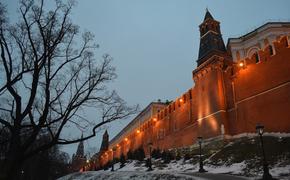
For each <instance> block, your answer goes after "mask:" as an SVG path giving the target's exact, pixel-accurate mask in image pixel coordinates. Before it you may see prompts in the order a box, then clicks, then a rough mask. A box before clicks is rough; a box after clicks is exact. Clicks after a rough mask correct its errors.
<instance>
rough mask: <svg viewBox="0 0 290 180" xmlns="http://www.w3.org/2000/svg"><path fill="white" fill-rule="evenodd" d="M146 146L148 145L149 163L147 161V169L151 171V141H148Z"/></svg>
mask: <svg viewBox="0 0 290 180" xmlns="http://www.w3.org/2000/svg"><path fill="white" fill-rule="evenodd" d="M148 146H149V163H148V166H149V168H148V171H152V170H153V168H152V147H153V144H152V142H150V143H149V144H148Z"/></svg>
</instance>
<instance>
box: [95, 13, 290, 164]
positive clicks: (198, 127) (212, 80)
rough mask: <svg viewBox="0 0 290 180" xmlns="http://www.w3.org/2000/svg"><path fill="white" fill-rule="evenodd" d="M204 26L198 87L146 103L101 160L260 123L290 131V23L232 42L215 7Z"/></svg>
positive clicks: (247, 130) (187, 143)
mask: <svg viewBox="0 0 290 180" xmlns="http://www.w3.org/2000/svg"><path fill="white" fill-rule="evenodd" d="M199 28H200V48H199V56H198V59H197V68H196V69H194V70H193V72H192V78H193V81H194V86H193V87H192V88H191V89H189V90H188V91H187V92H186V93H184V94H182V95H181V96H179V97H178V98H176V99H175V100H174V101H172V102H170V103H169V104H164V103H159V104H158V103H151V104H150V105H149V106H148V107H146V108H145V109H144V110H143V112H142V113H140V114H139V115H138V116H137V117H136V118H135V119H134V120H133V121H132V122H131V123H130V124H129V125H128V126H127V127H126V128H124V129H123V130H122V131H121V132H120V133H119V134H118V135H117V136H116V137H115V138H113V139H112V140H111V141H110V143H109V147H108V151H106V152H104V153H101V154H100V160H99V162H100V163H101V164H105V163H106V162H108V161H110V160H112V159H113V157H120V155H121V154H124V155H126V154H127V152H128V151H129V150H134V149H136V148H137V147H139V146H142V147H143V148H144V150H145V152H146V154H148V144H149V143H152V144H153V147H154V148H159V149H162V150H163V149H174V148H180V147H186V146H190V145H192V144H193V143H195V141H196V138H197V137H198V136H202V137H204V138H205V139H211V138H229V137H231V136H233V135H237V134H241V133H253V132H255V126H256V124H257V123H261V124H263V125H264V126H265V131H266V132H288V133H289V132H290V46H289V35H290V23H288V22H284V23H281V22H279V23H278V22H269V23H267V24H265V25H263V26H261V27H259V28H257V29H255V30H253V31H252V32H250V33H248V34H246V35H244V36H241V37H238V38H230V39H229V40H228V43H227V46H225V44H224V41H223V39H222V35H221V31H220V22H218V21H217V20H215V19H214V18H213V16H212V15H211V14H210V12H209V11H207V12H206V15H205V18H204V21H203V22H202V24H201V25H200V26H199ZM114 149H115V150H114Z"/></svg>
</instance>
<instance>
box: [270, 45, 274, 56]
mask: <svg viewBox="0 0 290 180" xmlns="http://www.w3.org/2000/svg"><path fill="white" fill-rule="evenodd" d="M269 52H270V55H271V56H272V55H274V50H273V46H271V45H270V46H269Z"/></svg>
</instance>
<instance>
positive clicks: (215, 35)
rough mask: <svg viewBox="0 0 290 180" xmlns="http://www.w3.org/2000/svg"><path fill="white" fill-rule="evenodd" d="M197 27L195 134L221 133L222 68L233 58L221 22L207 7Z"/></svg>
mask: <svg viewBox="0 0 290 180" xmlns="http://www.w3.org/2000/svg"><path fill="white" fill-rule="evenodd" d="M199 29H200V47H199V55H198V59H197V68H196V69H195V70H194V71H193V72H192V75H193V80H194V83H195V86H194V89H193V90H194V91H195V94H196V96H195V99H196V101H197V104H198V106H197V107H192V108H194V109H196V111H195V112H196V113H197V124H198V128H197V134H198V135H200V136H203V137H212V136H219V135H224V133H227V132H225V131H226V127H227V124H228V123H227V116H226V109H227V103H226V96H227V95H226V86H227V84H226V83H225V80H226V76H225V71H226V69H227V68H228V67H229V66H230V65H231V64H232V59H231V57H230V56H229V54H228V53H227V51H226V48H225V44H224V41H223V38H222V35H221V31H220V23H219V22H218V21H216V20H215V19H214V18H213V16H212V15H211V14H210V12H209V11H208V10H206V14H205V17H204V21H203V22H202V23H201V24H200V26H199ZM193 111H194V110H193Z"/></svg>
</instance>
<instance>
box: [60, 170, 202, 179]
mask: <svg viewBox="0 0 290 180" xmlns="http://www.w3.org/2000/svg"><path fill="white" fill-rule="evenodd" d="M116 179H118V180H150V179H158V180H206V179H204V178H200V177H192V176H188V175H184V174H176V173H175V174H173V173H168V172H167V173H162V172H140V171H137V172H132V171H130V172H129V171H122V172H120V171H119V172H116V171H115V172H111V171H87V172H83V173H73V174H69V175H67V176H64V177H62V178H59V179H58V180H116Z"/></svg>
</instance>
